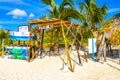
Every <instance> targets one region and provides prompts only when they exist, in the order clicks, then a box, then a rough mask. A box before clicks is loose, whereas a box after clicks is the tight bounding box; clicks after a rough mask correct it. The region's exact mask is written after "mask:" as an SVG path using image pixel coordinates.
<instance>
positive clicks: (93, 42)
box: [88, 38, 97, 61]
mask: <svg viewBox="0 0 120 80" xmlns="http://www.w3.org/2000/svg"><path fill="white" fill-rule="evenodd" d="M88 50H89V53H90V54H92V60H93V61H94V54H95V53H96V51H97V48H96V39H95V38H90V39H88Z"/></svg>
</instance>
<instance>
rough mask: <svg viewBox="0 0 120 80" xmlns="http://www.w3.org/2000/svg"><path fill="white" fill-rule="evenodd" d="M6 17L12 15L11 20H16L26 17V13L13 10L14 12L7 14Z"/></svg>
mask: <svg viewBox="0 0 120 80" xmlns="http://www.w3.org/2000/svg"><path fill="white" fill-rule="evenodd" d="M7 15H12V16H13V18H15V19H17V18H22V17H26V16H27V13H26V12H25V11H24V10H21V9H14V10H12V11H10V12H8V13H7Z"/></svg>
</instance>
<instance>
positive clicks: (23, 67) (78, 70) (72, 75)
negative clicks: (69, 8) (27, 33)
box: [0, 56, 120, 80]
mask: <svg viewBox="0 0 120 80" xmlns="http://www.w3.org/2000/svg"><path fill="white" fill-rule="evenodd" d="M72 63H73V65H74V67H75V71H74V72H70V71H66V72H65V71H63V70H61V69H62V67H63V62H62V60H61V58H60V56H51V57H49V56H45V57H44V58H42V59H39V57H38V58H36V59H34V60H33V61H31V62H30V63H29V62H27V61H24V60H16V59H7V58H0V80H120V65H118V64H116V63H113V62H111V61H107V62H106V63H103V64H102V63H99V62H94V61H91V59H88V62H84V63H83V65H78V64H76V63H74V62H73V61H72Z"/></svg>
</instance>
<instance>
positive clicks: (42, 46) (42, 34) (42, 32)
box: [40, 29, 44, 57]
mask: <svg viewBox="0 0 120 80" xmlns="http://www.w3.org/2000/svg"><path fill="white" fill-rule="evenodd" d="M43 39H44V29H42V38H41V51H40V57H41V56H42V51H43Z"/></svg>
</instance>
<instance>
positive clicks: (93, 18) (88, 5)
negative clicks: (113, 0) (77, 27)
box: [79, 0, 107, 30]
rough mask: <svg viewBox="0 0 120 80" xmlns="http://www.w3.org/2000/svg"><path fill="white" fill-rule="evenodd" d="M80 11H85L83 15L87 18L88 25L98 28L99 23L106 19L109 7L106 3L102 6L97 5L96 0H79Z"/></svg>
mask: <svg viewBox="0 0 120 80" xmlns="http://www.w3.org/2000/svg"><path fill="white" fill-rule="evenodd" d="M79 5H80V11H81V12H83V15H84V16H85V19H86V22H85V23H86V25H87V26H88V27H89V28H91V29H93V30H96V29H97V27H98V25H101V23H102V22H103V20H104V17H105V14H106V10H107V7H106V5H105V4H104V5H103V6H102V7H99V6H97V5H96V0H84V2H79Z"/></svg>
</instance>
